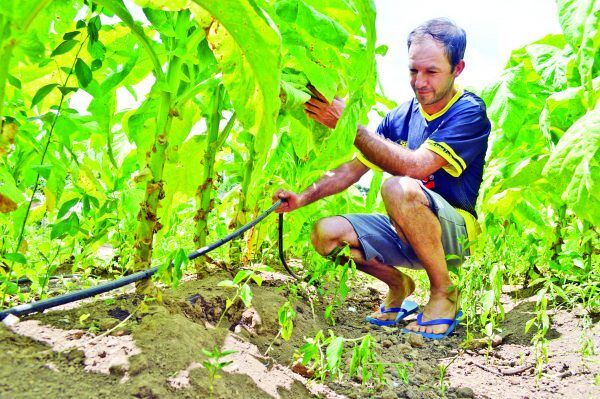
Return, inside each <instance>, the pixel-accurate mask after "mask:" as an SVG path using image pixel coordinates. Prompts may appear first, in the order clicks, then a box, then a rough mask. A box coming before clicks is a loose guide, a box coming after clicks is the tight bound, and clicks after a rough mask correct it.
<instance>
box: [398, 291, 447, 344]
mask: <svg viewBox="0 0 600 399" xmlns="http://www.w3.org/2000/svg"><path fill="white" fill-rule="evenodd" d="M457 311H458V295H457V293H456V290H455V291H453V292H451V293H450V294H448V293H447V292H441V293H431V294H430V296H429V302H428V303H427V305H425V308H424V309H423V318H422V321H423V322H426V321H429V320H435V319H451V320H452V319H454V318H455V317H456V312H457ZM448 327H449V326H448V325H447V324H440V325H434V326H419V325H418V324H417V322H416V321H414V322H412V323H410V324H409V325H407V326H406V327H405V329H406V330H409V331H415V332H416V331H419V332H424V333H429V334H444V333H445V332H446V330H448Z"/></svg>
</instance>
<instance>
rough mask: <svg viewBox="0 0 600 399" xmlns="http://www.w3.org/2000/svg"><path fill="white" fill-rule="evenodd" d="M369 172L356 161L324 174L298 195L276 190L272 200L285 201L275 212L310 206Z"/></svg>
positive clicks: (341, 189) (343, 188)
mask: <svg viewBox="0 0 600 399" xmlns="http://www.w3.org/2000/svg"><path fill="white" fill-rule="evenodd" d="M368 170H369V168H368V167H366V166H365V165H363V164H362V162H360V161H359V160H357V159H353V160H351V161H348V162H346V163H343V164H341V165H340V166H338V167H337V168H336V169H334V170H331V171H329V172H326V173H325V174H324V175H323V176H322V177H321V178H320V179H319V180H317V181H316V182H315V183H313V184H311V185H310V186H308V187H307V188H306V189H304V191H302V192H301V193H300V194H296V193H293V192H291V191H285V190H277V192H276V193H275V195H274V196H273V200H274V201H276V200H278V199H285V200H286V202H284V203H283V204H281V206H280V207H279V208H278V209H277V212H278V213H280V212H291V211H293V210H294V209H298V208H301V207H303V206H305V205H308V204H312V203H313V202H315V201H317V200H320V199H321V198H325V197H328V196H330V195H333V194H337V193H339V192H342V191H344V190H345V189H347V188H348V187H350V186H351V185H352V184H354V183H356V182H357V181H358V180H359V179H360V178H361V176H362V175H364V174H365V173H366V172H367V171H368Z"/></svg>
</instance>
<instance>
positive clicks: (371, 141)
mask: <svg viewBox="0 0 600 399" xmlns="http://www.w3.org/2000/svg"><path fill="white" fill-rule="evenodd" d="M311 90H312V91H313V93H314V94H315V95H316V97H317V98H311V99H310V100H309V101H308V102H307V103H306V104H305V105H304V107H305V110H306V114H307V115H308V116H309V117H310V118H312V119H314V120H316V121H317V122H320V123H322V124H323V125H325V126H327V127H329V128H332V129H333V128H335V126H336V125H337V122H338V120H339V118H340V116H341V115H342V112H343V111H344V108H345V106H346V105H345V104H344V101H343V100H342V99H340V98H337V97H336V98H334V99H333V101H332V102H331V103H329V102H328V101H327V99H326V98H325V97H323V96H322V95H321V93H319V92H318V91H316V90H314V89H312V88H311ZM354 145H355V146H356V148H358V149H359V151H360V152H361V153H362V154H363V155H364V156H365V158H367V159H368V160H369V161H370V162H372V163H373V164H374V165H377V166H379V167H380V168H381V169H383V170H384V171H386V172H388V173H389V174H392V175H394V176H409V177H413V178H415V179H420V180H422V179H426V178H427V177H429V175H431V174H432V173H434V172H435V171H437V170H438V169H440V168H441V167H443V166H445V165H447V164H448V161H446V160H445V159H444V158H442V157H441V156H439V155H438V154H436V153H435V152H433V151H431V150H429V149H427V148H425V147H419V148H418V149H417V150H415V151H412V150H409V149H406V148H403V147H401V146H399V145H398V144H396V143H394V142H392V141H389V140H386V139H384V138H383V137H381V136H379V135H378V134H376V133H373V132H370V131H369V130H368V129H367V128H366V127H364V126H360V125H359V126H358V129H357V133H356V138H355V139H354Z"/></svg>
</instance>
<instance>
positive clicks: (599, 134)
mask: <svg viewBox="0 0 600 399" xmlns="http://www.w3.org/2000/svg"><path fill="white" fill-rule="evenodd" d="M543 173H544V175H545V176H547V177H548V178H549V179H550V180H551V181H552V182H553V183H554V184H555V186H556V187H557V190H561V191H562V199H563V200H564V201H565V202H566V203H567V205H569V206H570V207H571V209H573V211H574V212H575V213H576V214H577V215H578V216H580V217H581V218H583V219H587V220H589V221H590V222H591V223H593V224H595V225H598V224H600V109H598V107H596V109H594V110H593V111H590V112H588V113H587V114H586V115H584V116H583V117H581V118H580V119H579V120H577V121H576V122H575V123H574V124H573V125H572V126H571V127H570V128H569V130H567V131H566V132H565V134H564V136H563V137H562V138H561V139H560V141H559V143H558V145H557V147H556V150H555V151H554V152H553V153H552V155H551V157H550V159H549V160H548V163H547V164H546V167H545V168H544V172H543Z"/></svg>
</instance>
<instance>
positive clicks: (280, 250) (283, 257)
mask: <svg viewBox="0 0 600 399" xmlns="http://www.w3.org/2000/svg"><path fill="white" fill-rule="evenodd" d="M277 241H278V243H277V244H278V247H279V259H280V260H281V264H282V265H283V267H285V270H287V272H288V273H289V274H290V275H291V276H292V277H294V278H295V279H296V280H300V277H298V276H297V275H296V274H295V273H294V272H293V271H292V269H290V267H289V266H288V264H287V262H286V261H285V256H284V254H283V213H280V214H279V240H277Z"/></svg>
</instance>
